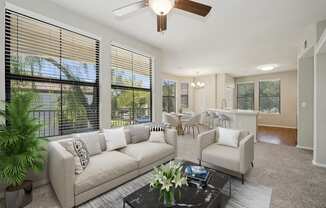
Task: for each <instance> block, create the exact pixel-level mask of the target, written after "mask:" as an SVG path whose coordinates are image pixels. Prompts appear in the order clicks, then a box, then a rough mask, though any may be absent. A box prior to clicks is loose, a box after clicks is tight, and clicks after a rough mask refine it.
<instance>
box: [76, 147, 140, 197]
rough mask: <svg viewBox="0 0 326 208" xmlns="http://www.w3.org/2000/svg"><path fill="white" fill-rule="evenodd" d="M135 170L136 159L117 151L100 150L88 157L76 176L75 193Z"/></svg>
mask: <svg viewBox="0 0 326 208" xmlns="http://www.w3.org/2000/svg"><path fill="white" fill-rule="evenodd" d="M135 170H137V161H135V160H134V159H132V158H130V157H129V156H128V155H125V154H123V153H121V152H118V151H111V152H102V153H101V154H99V155H95V156H93V157H91V158H90V162H89V164H88V166H87V168H86V169H85V170H84V172H83V173H82V174H80V175H78V176H76V181H75V195H78V194H80V193H83V192H85V191H87V190H90V189H92V188H94V187H96V186H98V185H100V184H103V183H106V182H109V181H111V180H113V179H115V178H118V177H120V176H122V175H124V174H127V173H130V172H132V171H135Z"/></svg>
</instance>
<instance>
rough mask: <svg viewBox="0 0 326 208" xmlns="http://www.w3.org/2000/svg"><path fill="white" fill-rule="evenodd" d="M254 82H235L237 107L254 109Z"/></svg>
mask: <svg viewBox="0 0 326 208" xmlns="http://www.w3.org/2000/svg"><path fill="white" fill-rule="evenodd" d="M254 101H255V84H254V83H253V82H248V83H238V84H237V104H238V109H241V110H254V108H255V102H254Z"/></svg>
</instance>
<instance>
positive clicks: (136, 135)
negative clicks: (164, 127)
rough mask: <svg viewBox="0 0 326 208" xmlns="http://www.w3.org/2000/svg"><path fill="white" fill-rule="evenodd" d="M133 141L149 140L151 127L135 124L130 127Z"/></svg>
mask: <svg viewBox="0 0 326 208" xmlns="http://www.w3.org/2000/svg"><path fill="white" fill-rule="evenodd" d="M128 129H129V132H130V137H131V143H132V144H136V143H139V142H143V141H147V140H148V138H149V127H148V126H144V125H133V126H130V127H129V128H128Z"/></svg>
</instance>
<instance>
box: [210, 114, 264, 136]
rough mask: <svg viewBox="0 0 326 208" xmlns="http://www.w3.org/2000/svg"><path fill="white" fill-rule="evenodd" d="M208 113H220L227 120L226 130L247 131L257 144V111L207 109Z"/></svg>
mask: <svg viewBox="0 0 326 208" xmlns="http://www.w3.org/2000/svg"><path fill="white" fill-rule="evenodd" d="M208 111H213V112H216V113H220V114H223V115H225V116H226V117H228V118H229V125H228V126H227V127H228V128H231V129H238V130H247V131H249V132H250V133H251V134H253V135H254V136H255V142H257V139H256V136H257V115H258V112H257V111H252V110H239V109H231V110H227V109H214V108H211V109H208Z"/></svg>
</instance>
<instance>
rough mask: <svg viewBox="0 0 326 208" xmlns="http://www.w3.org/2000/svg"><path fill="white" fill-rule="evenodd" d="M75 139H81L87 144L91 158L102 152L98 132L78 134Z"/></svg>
mask: <svg viewBox="0 0 326 208" xmlns="http://www.w3.org/2000/svg"><path fill="white" fill-rule="evenodd" d="M74 138H76V139H80V140H82V141H83V142H84V143H85V145H86V147H87V150H88V152H89V155H90V156H93V155H97V154H100V153H101V152H102V150H101V144H100V139H99V133H98V132H90V133H83V134H76V135H75V136H74Z"/></svg>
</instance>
